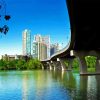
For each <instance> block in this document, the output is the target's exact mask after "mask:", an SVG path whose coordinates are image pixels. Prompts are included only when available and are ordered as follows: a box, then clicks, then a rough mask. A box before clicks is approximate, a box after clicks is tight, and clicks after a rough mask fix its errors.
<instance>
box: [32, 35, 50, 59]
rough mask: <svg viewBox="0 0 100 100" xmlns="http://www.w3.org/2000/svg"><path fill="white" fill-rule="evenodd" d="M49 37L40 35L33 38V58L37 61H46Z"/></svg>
mask: <svg viewBox="0 0 100 100" xmlns="http://www.w3.org/2000/svg"><path fill="white" fill-rule="evenodd" d="M49 40H50V39H49V37H48V36H45V37H42V36H41V35H35V36H34V42H33V57H34V58H38V59H39V60H43V59H47V57H48V55H49V53H50V52H49V53H48V49H49V43H50V42H49Z"/></svg>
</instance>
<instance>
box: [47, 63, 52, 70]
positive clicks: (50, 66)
mask: <svg viewBox="0 0 100 100" xmlns="http://www.w3.org/2000/svg"><path fill="white" fill-rule="evenodd" d="M47 64H48V65H49V70H52V65H51V63H50V62H47Z"/></svg>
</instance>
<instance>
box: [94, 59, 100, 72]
mask: <svg viewBox="0 0 100 100" xmlns="http://www.w3.org/2000/svg"><path fill="white" fill-rule="evenodd" d="M95 71H96V73H97V74H100V60H98V59H97V61H96V68H95Z"/></svg>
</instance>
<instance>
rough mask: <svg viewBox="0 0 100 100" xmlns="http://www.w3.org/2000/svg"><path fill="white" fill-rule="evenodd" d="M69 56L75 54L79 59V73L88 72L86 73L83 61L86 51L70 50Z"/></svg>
mask: <svg viewBox="0 0 100 100" xmlns="http://www.w3.org/2000/svg"><path fill="white" fill-rule="evenodd" d="M70 55H71V56H76V57H77V58H78V61H79V68H80V75H84V74H88V73H87V64H86V61H85V56H86V55H87V52H85V51H73V50H72V51H71V52H70Z"/></svg>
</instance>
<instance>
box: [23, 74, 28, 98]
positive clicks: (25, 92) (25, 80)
mask: <svg viewBox="0 0 100 100" xmlns="http://www.w3.org/2000/svg"><path fill="white" fill-rule="evenodd" d="M22 100H28V75H27V73H25V74H24V75H23V79H22Z"/></svg>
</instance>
